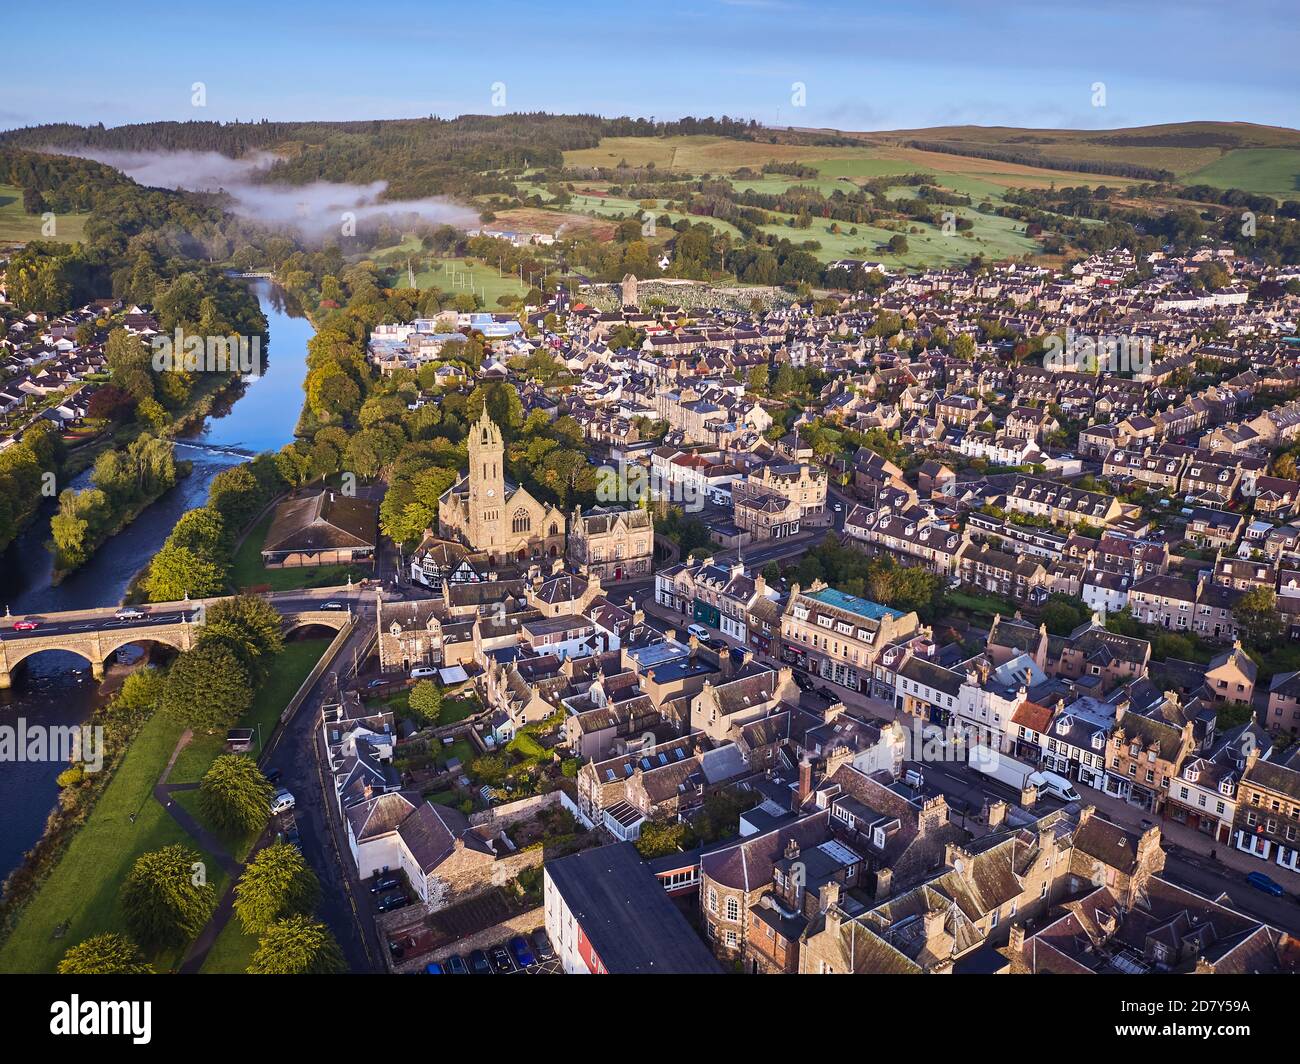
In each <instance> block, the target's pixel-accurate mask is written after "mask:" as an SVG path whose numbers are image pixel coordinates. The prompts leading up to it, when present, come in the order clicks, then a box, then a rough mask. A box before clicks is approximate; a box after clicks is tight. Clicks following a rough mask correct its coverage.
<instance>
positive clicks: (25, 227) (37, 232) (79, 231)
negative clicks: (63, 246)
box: [0, 185, 90, 244]
mask: <svg viewBox="0 0 1300 1064" xmlns="http://www.w3.org/2000/svg"><path fill="white" fill-rule="evenodd" d="M89 217H90V215H89V214H60V215H59V216H58V217H56V218H55V220H54V223H55V235H54V236H52V237H43V236H41V216H40V215H39V214H28V213H27V212H26V211H24V210H23V190H22V189H20V188H17V187H15V186H14V185H0V244H5V243H26V242H27V241H29V240H47V239H48V240H61V241H64V242H66V243H73V242H75V241H78V240H81V239H82V238H83V237H84V236H85V230H86V219H88V218H89Z"/></svg>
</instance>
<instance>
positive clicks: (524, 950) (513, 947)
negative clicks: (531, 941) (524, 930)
mask: <svg viewBox="0 0 1300 1064" xmlns="http://www.w3.org/2000/svg"><path fill="white" fill-rule="evenodd" d="M510 952H511V953H513V954H514V955H515V963H516V964H518V965H519V967H520V968H527V967H530V966H531V965H534V964H536V963H537V958H536V957H534V956H533V951H532V950H531V949H529V948H528V940H527V939H525V938H524V936H523V935H515V937H514V938H512V939H511V940H510Z"/></svg>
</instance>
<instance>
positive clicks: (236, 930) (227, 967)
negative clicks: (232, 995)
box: [199, 916, 257, 975]
mask: <svg viewBox="0 0 1300 1064" xmlns="http://www.w3.org/2000/svg"><path fill="white" fill-rule="evenodd" d="M256 949H257V938H256V936H254V935H247V934H245V933H244V929H243V928H242V927H241V926H240V923H239V917H237V916H232V917H231V918H230V922H229V923H228V924H226V926H225V927H224V928H222V930H221V934H219V935H218V936H217V940H216V941H215V942H214V943H212V948H211V949H210V950H208V955H207V956H206V957H205V958H203V967H202V968H200V969H199V971H200V972H201V973H202V974H203V975H243V974H244V973H245V972H246V971H247V970H248V966H249V964H250V963H251V962H252V960H253V952H254V951H255V950H256Z"/></svg>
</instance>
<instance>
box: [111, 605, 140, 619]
mask: <svg viewBox="0 0 1300 1064" xmlns="http://www.w3.org/2000/svg"><path fill="white" fill-rule="evenodd" d="M144 616H147V615H146V614H145V612H144V610H138V609H136V608H135V607H134V606H123V607H122V608H121V609H120V610H118V611H117V612H116V613H115V614H113V618H114V620H118V621H138V620H139V619H140V618H141V617H144Z"/></svg>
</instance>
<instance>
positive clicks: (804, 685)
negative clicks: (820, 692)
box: [794, 672, 813, 691]
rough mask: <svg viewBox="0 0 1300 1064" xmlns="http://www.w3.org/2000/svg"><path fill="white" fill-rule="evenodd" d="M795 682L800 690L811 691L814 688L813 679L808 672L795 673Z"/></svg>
mask: <svg viewBox="0 0 1300 1064" xmlns="http://www.w3.org/2000/svg"><path fill="white" fill-rule="evenodd" d="M794 682H795V685H796V686H797V687H798V688H799V690H800V691H811V690H812V689H813V682H812V679H811V678H810V677H809V675H808V674H807V673H806V672H796V673H794Z"/></svg>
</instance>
